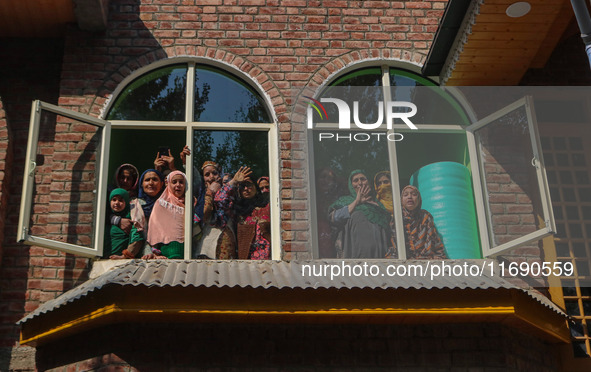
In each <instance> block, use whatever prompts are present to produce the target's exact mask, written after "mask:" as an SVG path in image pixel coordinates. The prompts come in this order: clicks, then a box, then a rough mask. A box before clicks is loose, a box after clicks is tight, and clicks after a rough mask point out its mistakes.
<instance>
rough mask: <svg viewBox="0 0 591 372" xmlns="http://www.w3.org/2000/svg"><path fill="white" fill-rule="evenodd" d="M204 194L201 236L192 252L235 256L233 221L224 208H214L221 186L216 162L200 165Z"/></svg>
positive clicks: (218, 257) (220, 256) (227, 256)
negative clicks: (215, 198)
mask: <svg viewBox="0 0 591 372" xmlns="http://www.w3.org/2000/svg"><path fill="white" fill-rule="evenodd" d="M201 175H202V177H203V181H204V182H203V183H204V190H202V191H201V192H202V193H203V194H204V202H203V207H202V208H203V214H202V216H203V217H202V236H201V239H200V240H199V241H198V242H196V249H195V252H194V254H193V256H194V257H198V258H215V259H231V258H236V238H235V234H234V221H233V219H232V218H231V216H230V214H229V213H225V210H224V209H221V208H216V207H215V204H214V197H215V195H216V193H217V192H218V191H219V190H220V189H221V187H222V178H221V170H220V167H219V165H218V164H217V163H215V162H213V161H210V160H208V161H206V162H204V163H203V165H202V166H201Z"/></svg>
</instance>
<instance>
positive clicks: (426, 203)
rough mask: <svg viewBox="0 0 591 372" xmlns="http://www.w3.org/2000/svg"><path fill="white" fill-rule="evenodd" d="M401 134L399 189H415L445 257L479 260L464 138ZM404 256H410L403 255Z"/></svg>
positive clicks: (450, 135) (438, 134) (441, 134)
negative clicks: (411, 186)
mask: <svg viewBox="0 0 591 372" xmlns="http://www.w3.org/2000/svg"><path fill="white" fill-rule="evenodd" d="M402 134H403V135H404V139H403V140H402V141H400V142H397V143H396V151H397V158H398V170H399V177H400V187H401V188H404V186H406V185H409V184H410V185H413V186H415V187H417V188H418V190H419V192H420V195H421V200H422V206H421V209H423V210H426V211H428V212H429V213H430V214H431V215H432V216H433V219H434V224H435V228H436V230H437V233H438V235H439V236H440V237H441V239H442V241H443V243H444V246H445V250H446V252H447V256H448V257H450V258H480V257H481V253H480V252H481V250H480V239H479V236H478V227H477V219H476V208H475V204H474V196H473V193H472V179H471V173H470V170H469V168H468V166H469V163H470V161H469V159H468V149H467V143H466V135H465V134H464V133H461V134H449V133H445V134H443V133H420V131H419V132H418V133H417V132H410V131H405V132H403V133H402ZM403 204H404V203H403ZM409 244H410V242H408V243H407V245H409ZM407 257H409V258H411V257H412V253H410V252H407Z"/></svg>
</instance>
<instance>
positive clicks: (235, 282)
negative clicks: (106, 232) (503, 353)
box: [18, 260, 566, 324]
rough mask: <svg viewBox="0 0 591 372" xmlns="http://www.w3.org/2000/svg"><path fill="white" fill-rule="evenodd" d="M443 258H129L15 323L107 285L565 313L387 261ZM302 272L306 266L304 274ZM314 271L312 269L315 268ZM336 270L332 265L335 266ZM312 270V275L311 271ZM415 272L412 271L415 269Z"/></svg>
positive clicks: (503, 284)
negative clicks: (465, 293) (399, 298)
mask: <svg viewBox="0 0 591 372" xmlns="http://www.w3.org/2000/svg"><path fill="white" fill-rule="evenodd" d="M441 262H442V261H404V262H401V261H387V260H364V261H352V260H347V261H341V260H322V261H310V262H286V261H238V260H236V261H213V260H212V261H209V260H154V261H143V260H132V261H129V262H127V263H125V264H123V265H121V266H117V267H115V268H113V269H111V270H109V271H107V272H105V273H104V274H102V275H100V276H98V277H97V278H95V279H91V280H89V281H87V282H85V283H83V284H81V285H80V286H78V287H76V288H74V289H72V290H70V291H68V292H65V293H64V294H62V295H61V296H59V297H57V298H55V299H53V300H50V301H48V302H46V303H44V304H43V305H41V306H40V307H39V308H38V309H36V310H35V311H33V312H31V313H30V314H28V315H27V316H25V317H24V318H23V319H21V320H20V321H19V322H18V323H19V324H22V323H26V322H27V321H29V320H31V319H33V318H35V317H38V316H40V315H41V314H46V313H50V312H52V311H54V310H56V309H59V308H60V307H63V306H64V305H66V304H68V303H73V302H75V301H77V300H79V299H82V298H84V297H86V296H88V295H90V294H91V293H93V292H97V291H99V290H101V289H102V288H105V287H107V286H109V287H112V286H121V287H126V286H136V287H195V288H197V287H207V288H212V287H217V288H223V287H227V288H262V289H271V288H275V289H282V288H287V289H310V290H313V289H320V288H324V289H372V290H374V289H458V290H465V289H474V290H478V289H482V290H488V289H507V290H518V291H521V292H523V293H525V294H527V295H528V296H529V297H531V298H532V299H533V300H535V301H536V302H538V303H539V304H541V305H543V306H545V307H547V308H548V309H550V310H552V311H553V312H555V313H557V314H559V315H562V316H565V317H566V314H564V312H563V311H562V310H561V309H560V308H559V307H558V306H556V305H555V304H554V303H553V302H552V301H550V300H549V299H548V298H547V297H546V296H544V295H542V294H541V293H540V292H538V291H536V290H533V289H524V288H520V287H518V286H516V285H514V284H512V283H510V282H508V281H507V280H505V279H503V278H501V277H500V276H497V275H494V274H493V275H491V273H490V272H487V271H488V270H483V272H482V275H452V276H446V277H437V278H433V280H432V279H431V278H430V275H406V276H396V277H392V276H388V275H386V274H384V273H386V270H387V267H388V265H405V266H406V267H407V268H410V267H413V269H414V270H415V271H416V272H421V271H422V272H427V273H429V267H430V266H431V265H434V264H436V263H441ZM445 262H446V264H448V265H450V266H451V265H453V264H456V265H463V264H465V263H468V264H469V265H475V266H477V267H479V268H485V269H488V267H489V264H490V262H492V261H487V260H474V261H466V260H461V261H453V260H446V261H445ZM364 265H365V267H366V268H371V267H374V271H375V270H379V273H382V274H384V275H375V276H374V275H354V274H355V273H356V272H352V273H353V275H350V276H349V275H339V276H338V277H333V278H331V276H330V271H329V272H327V274H328V275H317V274H319V273H320V272H321V271H323V270H325V269H327V268H333V267H335V266H336V267H340V268H341V269H342V270H347V266H348V267H350V268H352V269H353V268H363V266H364ZM303 270H306V272H305V274H306V275H302V273H303ZM314 270H315V271H314ZM333 270H334V269H333ZM310 273H312V274H314V273H316V275H309V274H310ZM415 274H416V273H415Z"/></svg>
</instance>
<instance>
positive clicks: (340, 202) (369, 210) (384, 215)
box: [329, 169, 390, 229]
mask: <svg viewBox="0 0 591 372" xmlns="http://www.w3.org/2000/svg"><path fill="white" fill-rule="evenodd" d="M359 173H363V174H365V172H364V171H362V170H361V169H355V170H354V171H352V172H351V173H350V174H349V179H348V186H349V192H350V193H351V195H345V196H341V197H340V198H339V199H337V201H335V202H334V203H332V204H331V206H330V207H329V210H330V211H333V210H337V209H341V208H343V207H344V206H347V205H349V204H351V203H353V202H354V201H355V199H356V198H357V191H356V190H355V188H354V187H353V182H352V179H353V176H354V175H356V174H359ZM370 187H371V186H370ZM373 201H375V202H376V203H377V204H378V205H374V204H367V203H361V204H358V205H357V206H356V207H355V210H356V211H359V212H361V213H363V214H364V215H365V217H366V218H367V219H368V221H369V222H371V223H374V224H378V225H380V226H382V227H383V228H384V229H389V228H390V212H388V210H386V208H385V207H384V206H383V205H382V203H380V202H379V201H377V200H376V199H375V198H373Z"/></svg>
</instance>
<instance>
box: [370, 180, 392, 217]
mask: <svg viewBox="0 0 591 372" xmlns="http://www.w3.org/2000/svg"><path fill="white" fill-rule="evenodd" d="M373 184H374V188H375V190H376V199H377V200H378V201H379V202H380V203H381V204H382V205H383V206H384V208H386V210H387V211H388V212H390V215H392V214H394V201H393V198H392V178H391V177H390V172H388V171H381V172H378V173H376V175H375V177H374V178H373Z"/></svg>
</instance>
